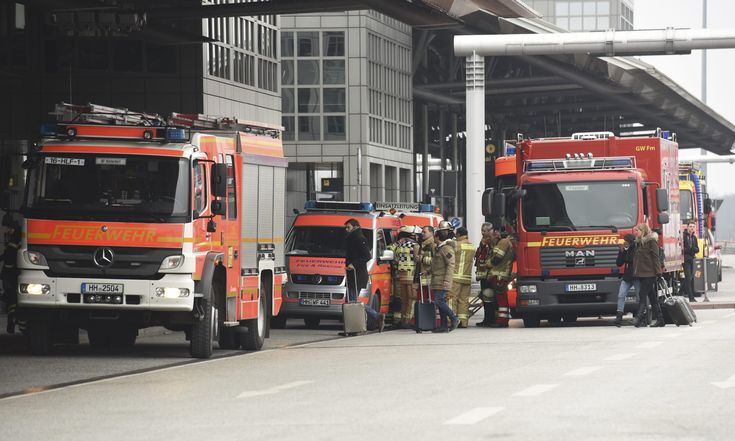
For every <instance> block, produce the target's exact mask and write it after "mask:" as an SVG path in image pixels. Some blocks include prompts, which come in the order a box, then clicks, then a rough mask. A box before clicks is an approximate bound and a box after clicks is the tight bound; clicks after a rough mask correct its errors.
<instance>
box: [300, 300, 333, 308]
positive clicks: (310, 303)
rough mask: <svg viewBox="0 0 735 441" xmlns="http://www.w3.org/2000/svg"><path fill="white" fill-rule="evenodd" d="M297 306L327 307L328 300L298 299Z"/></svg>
mask: <svg viewBox="0 0 735 441" xmlns="http://www.w3.org/2000/svg"><path fill="white" fill-rule="evenodd" d="M299 304H300V305H304V306H329V299H299Z"/></svg>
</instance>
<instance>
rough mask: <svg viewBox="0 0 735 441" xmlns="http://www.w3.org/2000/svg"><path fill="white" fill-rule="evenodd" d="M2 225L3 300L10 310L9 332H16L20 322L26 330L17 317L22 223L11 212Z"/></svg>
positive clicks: (0, 257)
mask: <svg viewBox="0 0 735 441" xmlns="http://www.w3.org/2000/svg"><path fill="white" fill-rule="evenodd" d="M2 226H3V227H4V228H5V230H6V232H5V251H4V252H3V254H2V255H0V261H2V262H3V266H2V271H0V275H2V281H3V293H4V294H3V301H4V302H5V306H6V309H7V312H8V326H7V332H8V334H13V333H15V325H16V323H17V324H18V327H19V328H20V330H21V332H24V331H25V323H23V322H21V321H18V320H17V318H16V307H17V303H18V272H19V271H18V263H17V259H18V249H19V248H20V225H18V223H17V222H16V221H15V220H13V218H12V217H11V216H10V214H9V213H6V214H5V216H3V220H2Z"/></svg>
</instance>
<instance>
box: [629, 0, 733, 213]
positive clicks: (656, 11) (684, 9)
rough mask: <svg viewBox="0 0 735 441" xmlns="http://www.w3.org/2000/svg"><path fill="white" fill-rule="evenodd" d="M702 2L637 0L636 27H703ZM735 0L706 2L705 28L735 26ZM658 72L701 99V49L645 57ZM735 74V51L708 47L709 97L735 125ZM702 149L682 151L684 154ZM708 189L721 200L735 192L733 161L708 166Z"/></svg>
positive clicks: (688, 155)
mask: <svg viewBox="0 0 735 441" xmlns="http://www.w3.org/2000/svg"><path fill="white" fill-rule="evenodd" d="M702 1H703V0H634V26H635V28H636V29H662V28H666V27H675V28H691V29H695V28H696V29H699V28H702ZM734 16H735V1H733V0H707V27H708V28H712V29H718V28H719V29H727V28H731V29H732V28H735V21H734V20H733V17H734ZM641 59H643V60H644V61H645V62H647V63H649V64H651V65H653V66H654V67H655V68H656V69H657V70H659V71H660V72H662V73H663V74H665V75H666V76H668V77H669V78H671V79H672V80H674V81H675V82H677V83H678V84H679V85H681V86H682V87H684V88H685V89H686V90H687V91H688V92H689V93H691V94H692V95H694V96H696V97H698V98H700V99H701V98H702V51H692V54H691V55H659V56H650V57H641ZM733 75H735V49H713V50H709V51H707V99H706V103H707V105H708V106H710V107H711V108H712V109H713V110H714V111H715V112H717V113H719V114H720V115H721V116H723V117H724V118H726V119H727V120H729V121H730V122H732V123H735V93H733V90H732V77H733ZM693 154H694V155H699V154H700V152H699V151H698V150H697V151H692V150H682V151H681V154H680V156H681V157H682V158H687V157H691V156H692V155H693ZM707 175H708V176H707V181H708V187H709V188H708V191H709V193H710V196H711V197H714V198H721V197H723V196H725V195H728V194H735V165H731V164H709V165H708V166H707Z"/></svg>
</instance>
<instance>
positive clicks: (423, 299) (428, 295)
mask: <svg viewBox="0 0 735 441" xmlns="http://www.w3.org/2000/svg"><path fill="white" fill-rule="evenodd" d="M426 291H428V292H427V293H426V297H424V284H423V283H421V276H419V293H420V294H421V303H430V302H431V287H430V286H427V287H426Z"/></svg>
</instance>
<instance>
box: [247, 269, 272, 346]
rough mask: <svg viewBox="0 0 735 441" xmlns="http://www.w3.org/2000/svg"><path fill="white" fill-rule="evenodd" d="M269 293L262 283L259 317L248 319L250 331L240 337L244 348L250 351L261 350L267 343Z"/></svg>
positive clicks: (259, 295)
mask: <svg viewBox="0 0 735 441" xmlns="http://www.w3.org/2000/svg"><path fill="white" fill-rule="evenodd" d="M267 295H270V292H268V291H266V290H265V289H264V287H263V285H262V284H261V285H260V293H259V294H258V297H259V300H258V317H257V318H254V319H250V320H248V321H247V327H248V332H247V333H246V334H241V339H240V344H241V345H242V348H243V349H246V350H248V351H259V350H260V348H262V347H263V343H265V334H266V327H267V325H268V323H267V320H266V319H267V314H268V312H267V309H266V308H267V307H268V302H266V297H265V296H267Z"/></svg>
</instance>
